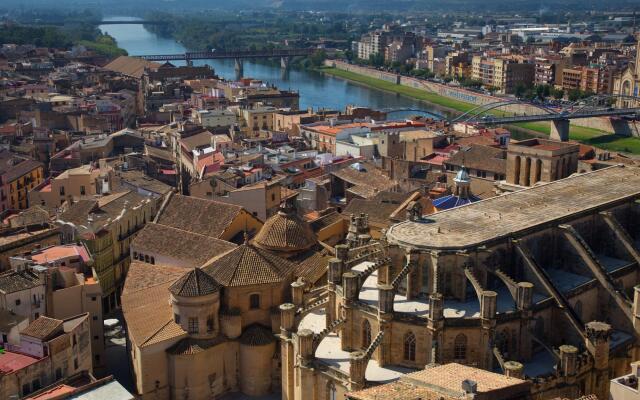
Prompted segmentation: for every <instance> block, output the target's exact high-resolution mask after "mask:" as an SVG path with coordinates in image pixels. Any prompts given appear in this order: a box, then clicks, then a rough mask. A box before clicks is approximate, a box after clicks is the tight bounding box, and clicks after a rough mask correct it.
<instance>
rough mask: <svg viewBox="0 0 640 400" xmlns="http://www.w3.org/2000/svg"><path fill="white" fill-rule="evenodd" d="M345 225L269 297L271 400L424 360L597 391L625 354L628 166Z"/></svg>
mask: <svg viewBox="0 0 640 400" xmlns="http://www.w3.org/2000/svg"><path fill="white" fill-rule="evenodd" d="M411 210H412V211H411V212H410V213H408V215H407V217H408V219H407V220H406V221H405V222H401V223H398V224H396V225H393V226H391V227H390V228H389V229H388V231H386V232H385V234H384V235H383V237H382V238H381V240H380V241H372V240H371V239H370V236H368V235H366V232H350V234H349V236H348V237H347V244H341V245H338V246H336V247H335V254H334V257H333V258H331V259H330V260H329V261H328V273H327V280H326V283H324V282H319V283H317V284H316V287H314V288H313V289H311V290H308V289H304V288H303V287H301V286H300V285H293V286H292V292H291V302H288V303H285V304H282V305H280V307H279V308H280V326H281V328H280V332H279V341H280V344H279V347H280V358H281V368H282V374H281V375H282V376H281V390H282V399H283V400H307V399H318V400H324V399H329V400H335V399H341V398H344V395H345V394H346V393H349V392H353V391H358V390H362V389H364V388H367V387H371V386H375V385H379V384H382V383H387V382H391V381H394V380H396V379H398V378H400V377H402V376H404V375H405V374H407V373H410V372H414V371H417V370H422V369H424V368H425V367H429V366H432V365H436V364H447V363H454V362H455V363H458V364H464V365H467V366H473V367H476V368H480V369H483V370H488V371H492V372H496V373H499V374H503V375H506V376H508V377H513V378H519V379H522V380H526V381H528V382H530V383H531V386H530V387H531V391H530V392H531V393H530V398H532V399H549V398H555V397H568V398H576V397H579V396H580V395H583V394H596V395H597V396H598V398H602V399H606V398H608V390H609V381H610V379H611V378H613V377H615V376H619V375H621V374H622V373H624V372H626V370H627V369H628V366H629V363H630V362H631V361H633V360H636V359H638V357H637V356H638V354H637V353H638V340H637V339H638V335H639V333H640V322H639V321H640V286H639V287H636V285H638V283H639V281H640V277H639V276H638V267H639V265H640V171H638V169H636V168H633V167H623V166H613V167H609V168H605V169H602V170H598V171H595V172H589V173H584V174H579V175H573V176H571V177H568V178H565V179H561V180H557V181H554V182H551V183H547V184H543V185H538V186H535V187H532V188H527V189H524V190H520V191H517V192H514V193H509V194H505V195H502V196H498V197H494V198H491V199H487V200H483V201H479V202H475V203H471V204H468V205H465V206H462V207H458V208H454V209H451V210H447V211H442V212H439V213H436V214H433V215H428V216H422V215H421V213H416V212H414V210H413V209H411Z"/></svg>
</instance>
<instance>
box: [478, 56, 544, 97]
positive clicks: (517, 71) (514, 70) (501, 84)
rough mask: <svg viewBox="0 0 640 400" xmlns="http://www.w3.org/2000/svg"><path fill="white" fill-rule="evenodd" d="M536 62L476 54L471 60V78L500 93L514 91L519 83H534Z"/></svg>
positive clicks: (523, 84) (525, 84) (524, 84)
mask: <svg viewBox="0 0 640 400" xmlns="http://www.w3.org/2000/svg"><path fill="white" fill-rule="evenodd" d="M534 78H535V64H532V63H527V62H523V60H515V59H511V58H503V57H496V58H487V57H483V56H474V57H473V59H472V61H471V79H473V80H476V81H480V82H482V84H483V85H484V86H486V87H493V88H496V89H497V90H498V91H499V92H500V93H513V92H514V91H515V88H516V87H518V86H519V85H522V86H524V87H528V86H531V85H533V81H534Z"/></svg>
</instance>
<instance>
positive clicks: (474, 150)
mask: <svg viewBox="0 0 640 400" xmlns="http://www.w3.org/2000/svg"><path fill="white" fill-rule="evenodd" d="M506 154H507V153H506V151H505V150H502V149H498V148H495V147H489V146H483V145H479V144H476V145H471V146H469V147H467V148H462V149H460V151H459V152H457V153H456V154H454V155H452V156H451V157H450V158H449V160H447V161H445V164H450V165H456V166H459V167H461V166H463V165H464V166H465V167H466V168H471V169H479V170H482V171H490V172H496V173H499V174H505V173H506V170H507V160H506Z"/></svg>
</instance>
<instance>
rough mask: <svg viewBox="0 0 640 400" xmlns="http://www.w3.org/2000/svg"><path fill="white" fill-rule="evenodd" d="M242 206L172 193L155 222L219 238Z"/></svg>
mask: <svg viewBox="0 0 640 400" xmlns="http://www.w3.org/2000/svg"><path fill="white" fill-rule="evenodd" d="M241 211H242V207H240V206H236V205H232V204H227V203H221V202H217V201H212V200H205V199H199V198H196V197H189V196H182V195H174V196H172V197H171V199H170V200H169V203H168V204H167V205H166V207H165V208H164V210H162V212H161V214H160V216H159V218H158V220H157V223H159V224H161V225H166V226H170V227H173V228H177V229H181V230H183V231H188V232H193V233H197V234H200V235H205V236H210V237H213V238H220V237H221V236H222V234H223V233H224V232H225V230H226V229H227V228H228V227H229V225H231V223H232V222H233V220H234V219H235V218H236V217H237V216H238V214H240V212H241Z"/></svg>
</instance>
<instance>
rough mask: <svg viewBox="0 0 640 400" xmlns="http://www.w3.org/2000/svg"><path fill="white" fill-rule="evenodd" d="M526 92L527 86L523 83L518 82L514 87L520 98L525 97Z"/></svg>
mask: <svg viewBox="0 0 640 400" xmlns="http://www.w3.org/2000/svg"><path fill="white" fill-rule="evenodd" d="M526 92H527V87H526V86H525V85H524V84H522V83H518V84H517V85H516V87H515V89H514V94H515V95H516V97H518V98H520V97H523V96H524V95H525V93H526Z"/></svg>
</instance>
